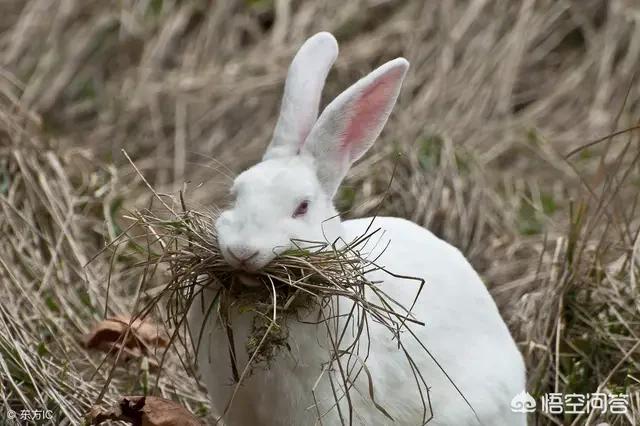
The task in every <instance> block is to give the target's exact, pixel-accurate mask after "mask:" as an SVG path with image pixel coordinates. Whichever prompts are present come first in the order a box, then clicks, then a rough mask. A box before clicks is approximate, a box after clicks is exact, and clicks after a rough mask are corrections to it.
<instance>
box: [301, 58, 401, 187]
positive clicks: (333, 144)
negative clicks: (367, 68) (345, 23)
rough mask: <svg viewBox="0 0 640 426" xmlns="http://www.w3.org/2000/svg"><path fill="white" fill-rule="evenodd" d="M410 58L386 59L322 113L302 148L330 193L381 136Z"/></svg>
mask: <svg viewBox="0 0 640 426" xmlns="http://www.w3.org/2000/svg"><path fill="white" fill-rule="evenodd" d="M408 69H409V62H408V61H407V60H406V59H404V58H397V59H394V60H393V61H390V62H387V63H386V64H384V65H382V66H381V67H379V68H378V69H376V70H375V71H373V72H371V73H370V74H369V75H367V76H366V77H364V78H362V79H360V80H359V81H358V82H356V83H355V84H354V85H353V86H351V87H349V88H348V89H347V90H345V91H344V92H342V93H341V94H340V95H339V96H338V97H337V98H336V99H335V100H334V101H333V102H331V103H330V104H329V105H328V106H327V107H326V108H325V110H324V111H323V112H322V114H321V115H320V118H319V119H318V121H317V122H316V124H315V126H314V127H313V129H312V130H311V133H310V134H309V137H308V138H307V141H306V142H305V144H304V147H303V152H304V153H306V154H310V155H311V156H313V157H314V158H315V160H316V166H317V169H318V170H317V172H318V177H319V179H320V182H321V184H322V185H323V187H324V189H325V191H327V193H328V194H329V195H333V194H335V192H336V190H337V189H338V186H339V185H340V182H341V181H342V179H343V178H344V176H345V174H346V173H347V171H348V170H349V167H350V166H351V163H353V162H354V161H356V160H357V159H358V158H360V157H361V156H362V154H364V153H365V152H366V151H367V150H368V149H369V148H370V147H371V145H373V142H375V140H376V139H377V138H378V136H379V135H380V132H381V131H382V128H383V127H384V125H385V123H386V122H387V119H388V118H389V114H391V110H392V109H393V106H394V104H395V103H396V99H397V98H398V94H399V93H400V86H401V85H402V80H403V79H404V76H405V74H406V73H407V70H408Z"/></svg>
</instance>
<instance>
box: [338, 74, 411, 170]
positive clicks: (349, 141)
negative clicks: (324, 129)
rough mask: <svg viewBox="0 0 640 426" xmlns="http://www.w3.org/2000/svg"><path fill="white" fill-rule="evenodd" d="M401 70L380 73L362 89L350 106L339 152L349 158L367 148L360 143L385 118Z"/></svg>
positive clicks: (400, 75)
mask: <svg viewBox="0 0 640 426" xmlns="http://www.w3.org/2000/svg"><path fill="white" fill-rule="evenodd" d="M403 72H404V70H403V69H394V70H392V71H390V72H388V73H386V74H384V75H382V76H381V77H380V78H378V79H377V80H376V81H375V82H374V83H373V84H371V85H369V86H368V87H367V88H366V89H365V90H363V92H362V93H361V94H360V96H358V98H357V99H356V101H355V102H354V104H353V105H352V107H351V108H350V109H351V112H350V113H349V115H350V117H349V119H348V123H347V126H346V128H345V130H344V132H343V136H342V140H341V144H340V148H341V153H342V154H343V155H349V157H350V160H353V159H354V158H355V157H358V154H359V153H361V152H362V151H363V150H366V149H367V148H368V146H361V144H363V143H364V144H366V143H367V142H368V141H369V138H368V135H369V133H370V132H371V131H372V129H375V128H376V127H377V126H378V124H379V122H380V121H381V120H383V119H384V118H386V115H385V113H386V112H387V109H388V108H389V107H390V102H389V101H390V98H391V97H392V96H393V94H394V88H395V82H397V81H398V79H400V78H402V75H403Z"/></svg>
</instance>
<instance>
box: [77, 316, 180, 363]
mask: <svg viewBox="0 0 640 426" xmlns="http://www.w3.org/2000/svg"><path fill="white" fill-rule="evenodd" d="M129 323H131V330H130V331H129V334H128V336H127V339H126V341H125V342H124V343H123V339H124V336H125V335H126V332H127V328H128V327H129ZM168 344H169V341H168V339H167V338H166V337H165V336H164V335H163V333H162V330H161V328H160V327H159V326H157V325H156V324H153V323H150V322H149V321H143V320H140V319H135V320H134V321H133V322H131V318H128V317H122V316H118V317H114V318H108V319H106V320H104V321H101V322H99V323H98V324H96V326H95V327H94V328H93V330H92V331H91V332H90V333H89V334H87V336H86V338H85V346H86V347H87V348H89V349H99V350H102V351H105V352H112V353H117V351H119V350H120V347H121V346H122V345H124V348H123V352H122V355H121V356H122V357H123V358H122V359H123V360H124V361H126V360H128V359H131V358H139V357H141V356H143V355H150V352H152V349H153V348H156V347H167V345H168Z"/></svg>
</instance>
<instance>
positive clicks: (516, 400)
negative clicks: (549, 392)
mask: <svg viewBox="0 0 640 426" xmlns="http://www.w3.org/2000/svg"><path fill="white" fill-rule="evenodd" d="M511 410H512V411H515V412H516V413H533V412H534V411H536V400H535V399H533V397H532V396H531V395H529V393H528V392H525V391H522V392H520V393H519V394H517V395H516V396H514V397H513V399H512V400H511Z"/></svg>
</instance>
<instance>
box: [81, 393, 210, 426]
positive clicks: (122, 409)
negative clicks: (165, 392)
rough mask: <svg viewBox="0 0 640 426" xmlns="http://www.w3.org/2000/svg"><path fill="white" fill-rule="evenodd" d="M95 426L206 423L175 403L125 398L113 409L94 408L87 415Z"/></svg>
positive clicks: (198, 425)
mask: <svg viewBox="0 0 640 426" xmlns="http://www.w3.org/2000/svg"><path fill="white" fill-rule="evenodd" d="M87 419H88V420H89V422H90V423H91V424H93V425H99V424H102V423H103V422H106V421H108V420H120V421H124V422H128V423H131V424H132V425H133V426H202V425H203V424H204V423H203V422H202V421H201V420H200V419H198V418H197V417H196V416H194V415H193V414H191V412H190V411H189V410H187V409H186V408H184V407H183V406H181V405H180V404H178V403H177V402H175V401H171V400H168V399H164V398H160V397H156V396H124V397H122V398H121V399H120V401H119V402H118V403H117V404H116V405H114V406H113V407H111V408H109V409H106V408H103V407H100V406H93V407H92V408H91V411H90V412H89V414H88V415H87Z"/></svg>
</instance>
